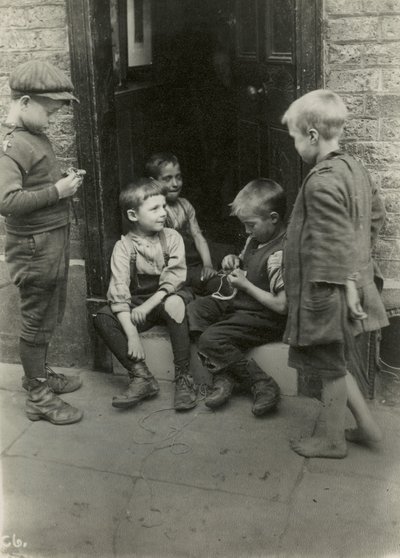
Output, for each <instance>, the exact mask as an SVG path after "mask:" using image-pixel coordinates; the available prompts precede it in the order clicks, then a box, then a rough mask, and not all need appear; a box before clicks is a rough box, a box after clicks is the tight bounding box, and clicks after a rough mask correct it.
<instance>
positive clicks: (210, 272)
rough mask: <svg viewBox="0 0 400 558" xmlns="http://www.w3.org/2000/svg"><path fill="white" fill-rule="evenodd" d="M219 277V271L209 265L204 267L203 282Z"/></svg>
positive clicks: (202, 271) (201, 278)
mask: <svg viewBox="0 0 400 558" xmlns="http://www.w3.org/2000/svg"><path fill="white" fill-rule="evenodd" d="M216 275H218V271H217V270H216V269H214V268H213V267H211V266H209V265H204V266H203V269H202V270H201V276H200V280H201V281H208V280H209V279H211V277H215V276H216Z"/></svg>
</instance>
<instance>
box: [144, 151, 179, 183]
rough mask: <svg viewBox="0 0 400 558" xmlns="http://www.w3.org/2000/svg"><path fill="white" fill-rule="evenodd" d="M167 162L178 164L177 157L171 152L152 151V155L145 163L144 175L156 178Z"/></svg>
mask: <svg viewBox="0 0 400 558" xmlns="http://www.w3.org/2000/svg"><path fill="white" fill-rule="evenodd" d="M169 163H172V164H173V165H179V161H178V157H177V156H176V155H174V154H173V153H166V152H165V153H154V155H152V156H151V157H150V158H149V159H148V161H147V163H146V166H145V173H146V176H149V177H152V178H155V179H158V178H159V176H160V174H161V171H162V168H163V167H164V166H165V165H168V164H169Z"/></svg>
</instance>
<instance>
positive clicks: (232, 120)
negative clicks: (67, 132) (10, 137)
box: [68, 0, 321, 303]
mask: <svg viewBox="0 0 400 558" xmlns="http://www.w3.org/2000/svg"><path fill="white" fill-rule="evenodd" d="M149 10H150V11H149ZM320 10H321V3H320V2H319V1H318V0H280V1H279V2H276V1H274V0H185V1H184V2H182V0H168V1H166V0H165V1H162V0H113V2H112V3H111V9H110V2H109V1H107V0H87V1H85V2H81V0H71V1H70V2H69V3H68V22H69V39H70V50H71V59H72V72H73V79H74V83H76V84H77V86H76V90H77V94H78V96H79V98H80V99H81V104H80V105H79V107H77V109H76V122H77V140H78V158H79V164H80V165H81V166H82V167H83V168H85V169H87V171H88V174H87V180H86V184H87V187H86V188H85V190H84V192H83V197H84V205H85V215H86V223H85V226H86V243H87V266H86V269H87V282H88V293H89V295H88V298H89V299H92V300H94V303H96V300H97V299H99V298H104V295H105V293H106V290H107V284H108V262H109V257H110V252H111V248H112V246H113V244H114V242H115V240H116V238H117V237H118V236H119V234H120V223H119V220H118V215H119V212H118V207H117V203H118V193H119V189H120V187H121V185H123V184H124V183H126V182H128V181H129V180H131V179H132V177H133V176H135V175H140V174H142V173H143V168H144V163H145V161H146V158H147V157H148V156H149V155H150V154H151V153H152V152H154V151H160V150H167V151H172V152H175V153H176V155H177V156H178V158H179V160H180V161H181V165H182V170H183V172H184V195H185V196H186V197H187V198H189V199H190V201H192V203H193V205H194V206H195V208H196V210H197V212H198V217H199V220H200V223H201V225H202V227H203V228H204V230H205V234H206V236H207V237H208V239H210V240H214V241H215V240H216V241H224V242H230V241H232V240H234V241H235V240H237V238H238V227H237V223H236V220H235V219H232V218H230V217H229V208H228V206H227V204H228V203H229V202H230V201H231V200H232V199H233V197H234V195H235V194H236V192H237V191H238V189H239V188H240V187H241V186H243V185H244V184H245V183H246V182H247V181H248V180H249V179H251V178H254V177H256V176H260V175H261V176H269V177H271V178H274V179H276V180H278V181H279V182H281V183H282V185H283V187H284V188H285V190H286V193H287V196H288V200H289V207H290V205H291V203H292V202H293V201H294V199H295V196H296V193H297V190H298V188H299V186H300V183H301V178H302V175H303V174H304V169H303V168H302V165H301V163H300V161H299V159H298V157H297V156H296V154H295V152H294V148H293V145H292V141H291V140H290V138H289V136H288V134H287V132H286V130H285V129H284V128H283V127H282V125H281V124H280V117H281V115H282V112H283V110H284V109H285V108H286V107H287V106H288V105H289V104H290V102H291V101H292V100H294V99H295V98H296V97H298V96H300V95H301V94H303V93H305V92H306V91H308V90H311V89H315V88H316V87H318V86H319V85H320V55H321V47H320V40H321V33H320V14H319V12H320ZM132 14H133V17H134V18H135V17H136V18H137V20H139V21H141V24H140V25H139V28H138V29H136V30H135V29H132V23H130V28H129V30H128V21H131V22H132ZM140 18H141V20H140ZM149 25H150V32H151V33H150V35H149ZM128 34H129V35H130V37H131V38H130V42H129V44H128ZM132 34H133V37H134V40H133V41H132ZM149 36H150V45H151V48H150V49H149ZM135 42H138V43H139V44H141V50H142V52H141V53H140V56H141V58H140V57H139V58H138V57H136V58H135V56H136V55H135V53H133V54H132V53H131V54H130V57H129V51H128V48H132V44H133V45H134V44H135ZM136 54H137V53H136ZM137 56H139V54H137Z"/></svg>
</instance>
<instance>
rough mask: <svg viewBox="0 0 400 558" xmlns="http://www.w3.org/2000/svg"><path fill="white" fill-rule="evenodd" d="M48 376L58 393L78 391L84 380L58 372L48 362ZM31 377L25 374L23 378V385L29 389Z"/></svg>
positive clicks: (51, 387)
mask: <svg viewBox="0 0 400 558" xmlns="http://www.w3.org/2000/svg"><path fill="white" fill-rule="evenodd" d="M45 370H46V377H47V383H48V385H49V388H50V389H51V391H53V392H54V393H57V394H61V393H71V392H72V391H76V390H77V389H79V388H80V387H81V385H82V380H81V379H80V378H79V376H65V374H57V373H56V372H54V370H52V369H51V368H50V366H48V365H47V364H46V367H45ZM28 383H29V379H28V378H27V377H26V376H24V377H23V378H22V387H23V388H24V389H26V390H27V391H28V389H29V388H28Z"/></svg>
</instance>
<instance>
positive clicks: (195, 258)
mask: <svg viewBox="0 0 400 558" xmlns="http://www.w3.org/2000/svg"><path fill="white" fill-rule="evenodd" d="M146 174H147V176H150V177H152V178H154V179H155V180H157V181H158V182H161V184H163V185H164V186H165V187H166V189H167V192H166V199H167V206H166V210H167V221H166V226H167V227H171V228H172V229H175V230H176V231H178V232H179V233H180V234H181V235H182V238H183V241H184V243H185V255H186V265H187V276H186V281H185V286H186V287H188V289H184V290H182V291H181V295H182V296H184V293H187V295H188V297H185V298H186V300H191V299H192V298H193V294H196V295H203V296H204V295H207V294H211V293H213V292H214V291H215V290H216V289H217V288H218V284H219V279H218V277H217V271H216V270H215V269H214V266H213V263H212V261H211V255H210V249H209V247H208V243H207V240H206V239H205V238H204V235H203V233H202V232H201V229H200V227H199V224H198V222H197V218H196V211H195V209H194V207H193V206H192V204H191V203H190V202H189V201H188V200H187V199H186V198H182V197H181V191H182V185H183V181H182V174H181V168H180V165H179V161H178V159H177V157H176V156H175V155H173V154H172V153H155V154H154V155H152V156H151V157H150V158H149V160H148V161H147V163H146Z"/></svg>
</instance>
